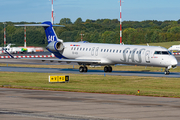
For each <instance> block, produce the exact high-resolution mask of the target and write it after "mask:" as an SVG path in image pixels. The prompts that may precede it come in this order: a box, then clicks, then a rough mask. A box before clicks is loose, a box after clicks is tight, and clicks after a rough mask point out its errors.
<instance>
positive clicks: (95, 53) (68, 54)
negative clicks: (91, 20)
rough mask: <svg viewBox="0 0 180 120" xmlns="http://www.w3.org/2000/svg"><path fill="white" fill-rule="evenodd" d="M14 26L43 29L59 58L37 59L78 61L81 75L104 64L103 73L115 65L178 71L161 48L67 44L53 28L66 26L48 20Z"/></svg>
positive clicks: (50, 46)
mask: <svg viewBox="0 0 180 120" xmlns="http://www.w3.org/2000/svg"><path fill="white" fill-rule="evenodd" d="M15 26H42V27H44V30H45V33H46V37H47V41H48V45H47V47H46V49H47V50H48V51H49V52H51V53H53V54H54V55H55V57H57V58H59V59H45V58H34V59H36V60H42V61H45V60H50V61H59V62H67V63H70V62H77V63H78V64H79V65H80V67H79V72H87V71H88V68H87V66H88V65H94V66H96V65H97V66H98V65H101V66H104V72H112V67H111V66H112V65H115V64H128V65H138V66H154V67H165V75H169V73H170V72H169V69H171V68H176V66H177V64H178V62H177V60H176V58H175V57H174V56H173V55H172V53H171V52H170V51H168V50H167V49H166V48H164V47H160V46H143V45H120V44H107V43H89V42H86V41H81V42H64V41H63V40H61V39H58V37H57V35H56V33H55V31H54V28H53V26H60V27H64V26H62V25H52V23H51V22H50V21H46V22H43V23H41V24H24V25H22V24H20V25H15ZM12 57H13V56H12ZM23 59H24V58H23ZM28 59H33V58H28Z"/></svg>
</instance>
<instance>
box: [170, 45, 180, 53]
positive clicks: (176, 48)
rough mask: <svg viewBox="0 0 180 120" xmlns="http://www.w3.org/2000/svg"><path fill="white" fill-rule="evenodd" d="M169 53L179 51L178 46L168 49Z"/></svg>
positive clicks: (179, 46)
mask: <svg viewBox="0 0 180 120" xmlns="http://www.w3.org/2000/svg"><path fill="white" fill-rule="evenodd" d="M168 50H169V51H171V52H173V51H180V45H173V46H171V47H170V48H168Z"/></svg>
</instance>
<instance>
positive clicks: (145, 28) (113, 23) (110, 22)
mask: <svg viewBox="0 0 180 120" xmlns="http://www.w3.org/2000/svg"><path fill="white" fill-rule="evenodd" d="M6 23H7V24H6V39H7V40H6V41H7V43H15V44H17V45H23V44H24V27H15V26H14V24H35V22H6ZM58 24H60V25H65V27H63V28H62V27H54V29H55V31H56V34H57V36H58V38H60V39H62V40H64V42H78V41H80V40H81V35H80V34H81V33H83V34H84V36H83V40H84V41H88V42H92V43H114V44H119V40H120V35H119V30H120V24H119V21H118V19H97V20H90V19H87V20H86V21H82V19H81V18H78V19H77V20H76V21H75V22H74V23H72V22H71V19H69V18H62V19H61V20H60V21H59V23H58ZM26 29H27V30H26V31H27V33H26V37H27V45H28V46H29V45H35V46H46V45H47V39H46V36H45V32H44V29H43V28H42V27H27V28H26ZM122 29H123V31H122V34H123V37H122V39H123V42H124V43H125V44H141V43H152V42H153V43H157V42H170V41H180V20H178V21H157V20H146V21H123V22H122ZM3 43H4V24H3V23H0V46H3Z"/></svg>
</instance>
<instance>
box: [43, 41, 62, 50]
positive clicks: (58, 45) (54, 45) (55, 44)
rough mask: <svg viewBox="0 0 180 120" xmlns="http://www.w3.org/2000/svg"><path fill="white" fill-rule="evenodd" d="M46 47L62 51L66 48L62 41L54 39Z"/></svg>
mask: <svg viewBox="0 0 180 120" xmlns="http://www.w3.org/2000/svg"><path fill="white" fill-rule="evenodd" d="M46 49H47V50H49V51H50V52H61V51H62V50H63V49H64V46H63V43H62V42H60V41H52V42H50V43H49V44H48V45H47V47H46Z"/></svg>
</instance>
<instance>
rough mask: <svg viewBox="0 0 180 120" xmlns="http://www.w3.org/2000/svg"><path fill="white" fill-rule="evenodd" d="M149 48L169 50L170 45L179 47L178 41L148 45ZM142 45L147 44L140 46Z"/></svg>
mask: <svg viewBox="0 0 180 120" xmlns="http://www.w3.org/2000/svg"><path fill="white" fill-rule="evenodd" d="M148 44H149V45H150V46H162V47H165V48H167V49H168V48H169V47H171V46H172V45H180V41H173V42H162V43H148ZM142 45H147V44H142Z"/></svg>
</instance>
